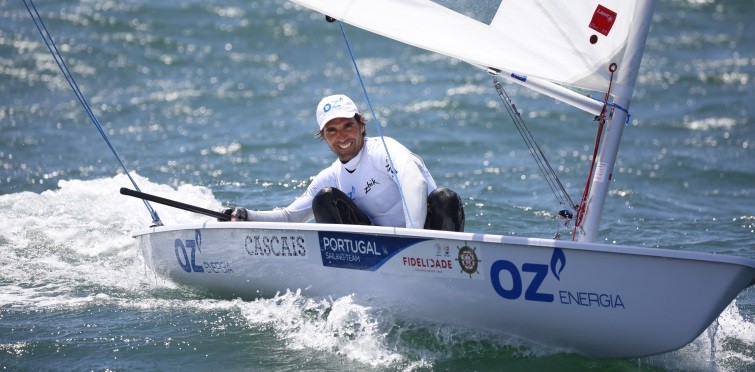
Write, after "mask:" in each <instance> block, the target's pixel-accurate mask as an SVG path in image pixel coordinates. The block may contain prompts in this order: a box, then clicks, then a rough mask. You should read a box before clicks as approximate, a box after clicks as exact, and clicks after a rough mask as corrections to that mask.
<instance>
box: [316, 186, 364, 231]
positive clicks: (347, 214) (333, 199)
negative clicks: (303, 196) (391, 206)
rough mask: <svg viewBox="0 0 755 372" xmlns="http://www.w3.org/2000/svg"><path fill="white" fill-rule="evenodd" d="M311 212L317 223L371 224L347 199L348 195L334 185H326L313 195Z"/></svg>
mask: <svg viewBox="0 0 755 372" xmlns="http://www.w3.org/2000/svg"><path fill="white" fill-rule="evenodd" d="M312 212H313V213H314V215H315V221H316V222H317V223H338V224H344V225H372V222H371V221H370V218H369V217H367V215H366V214H364V212H362V210H361V209H359V207H357V205H356V204H354V202H353V201H352V200H351V199H349V197H348V195H346V194H344V192H343V191H341V190H339V189H337V188H335V187H326V188H324V189H322V190H320V192H318V193H317V195H315V198H314V200H313V201H312Z"/></svg>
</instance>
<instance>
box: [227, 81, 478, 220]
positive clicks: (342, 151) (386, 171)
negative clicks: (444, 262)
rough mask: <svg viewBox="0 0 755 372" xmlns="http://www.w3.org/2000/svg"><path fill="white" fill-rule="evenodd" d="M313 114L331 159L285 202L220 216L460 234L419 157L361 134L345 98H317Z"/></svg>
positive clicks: (453, 212) (446, 199) (458, 212)
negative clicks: (282, 205)
mask: <svg viewBox="0 0 755 372" xmlns="http://www.w3.org/2000/svg"><path fill="white" fill-rule="evenodd" d="M316 117H317V125H318V126H319V132H318V138H320V139H321V140H323V141H325V142H326V143H327V144H328V147H329V148H330V150H331V151H332V152H333V153H334V154H335V155H336V156H337V157H338V159H336V160H335V161H334V162H333V164H332V165H331V166H330V167H328V168H326V169H324V170H322V171H321V172H320V173H319V174H318V175H317V176H316V177H315V178H314V180H313V181H312V183H311V184H310V185H309V187H307V190H306V191H305V192H304V194H303V195H301V196H300V197H299V198H297V199H296V200H294V202H293V203H291V205H289V206H288V207H285V208H283V209H275V210H269V211H252V210H247V209H245V208H242V207H236V208H229V209H226V210H224V211H223V213H225V214H229V215H230V216H231V221H270V222H306V221H309V220H310V219H311V218H312V217H314V219H315V221H316V222H318V223H335V224H354V225H378V226H393V227H409V228H425V229H431V230H447V231H464V207H463V204H462V202H461V199H460V198H459V196H458V195H457V194H456V193H455V192H453V191H451V190H449V189H447V188H438V187H437V186H436V184H435V180H433V177H432V176H431V175H430V172H429V171H428V170H427V167H425V164H424V163H423V162H422V159H420V157H419V156H417V155H415V154H413V153H412V152H411V151H409V149H407V148H406V147H404V146H403V145H402V144H400V143H399V142H398V141H396V140H394V139H393V138H389V137H381V138H371V137H367V129H366V125H365V119H364V117H363V116H362V115H361V114H360V113H359V110H358V109H357V106H356V105H355V104H354V102H353V101H352V100H351V99H349V97H347V96H345V95H342V94H336V95H332V96H328V97H325V98H323V99H322V100H321V101H320V103H319V104H318V105H317V111H316ZM394 177H395V178H394ZM395 179H397V180H398V184H400V185H401V189H399V186H398V184H397V182H396V181H395ZM402 194H403V197H402Z"/></svg>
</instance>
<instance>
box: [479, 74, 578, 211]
mask: <svg viewBox="0 0 755 372" xmlns="http://www.w3.org/2000/svg"><path fill="white" fill-rule="evenodd" d="M491 75H493V85H494V86H495V89H496V91H497V92H498V96H499V97H500V98H501V100H502V101H503V103H504V106H505V107H506V111H508V113H509V116H511V120H513V122H514V125H515V126H516V129H517V130H518V131H519V134H520V135H521V136H522V139H523V140H524V143H525V144H526V145H527V148H528V149H529V151H530V154H531V155H532V157H533V158H534V159H535V163H537V166H538V168H539V169H540V173H542V175H543V178H545V180H546V182H547V183H548V187H550V189H551V191H552V192H553V196H555V197H556V200H557V201H558V203H559V205H561V206H565V207H567V208H570V209H572V210H574V209H575V208H577V205H576V204H574V201H572V199H571V197H570V196H569V193H568V192H566V188H565V187H564V185H563V184H562V183H561V180H560V179H559V178H558V174H556V171H555V170H554V169H553V167H552V166H551V165H550V163H549V162H548V159H547V158H546V157H545V153H544V152H543V150H542V149H541V148H540V145H539V144H538V143H537V141H536V140H535V137H534V136H533V135H532V132H530V130H529V128H528V127H527V124H526V123H525V122H524V119H522V115H521V114H520V113H519V111H518V110H517V109H516V105H514V103H513V101H512V100H511V98H509V95H508V94H507V93H506V91H505V90H504V89H503V86H502V85H501V83H500V82H499V81H498V79H496V77H495V74H494V72H491ZM560 213H562V212H560Z"/></svg>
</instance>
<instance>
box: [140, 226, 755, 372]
mask: <svg viewBox="0 0 755 372" xmlns="http://www.w3.org/2000/svg"><path fill="white" fill-rule="evenodd" d="M137 238H138V239H139V240H140V246H141V247H142V251H143V252H144V255H145V259H146V262H147V263H148V265H151V266H152V268H153V269H154V270H155V272H157V273H159V274H161V275H164V276H166V277H169V278H172V279H173V280H175V281H177V282H179V283H182V284H188V285H193V286H196V287H199V288H203V289H205V290H207V291H212V292H214V293H223V294H229V295H232V296H244V297H254V296H271V295H274V294H275V293H276V292H283V291H285V290H287V289H292V290H293V289H302V290H304V291H305V293H308V294H309V295H313V296H329V295H335V296H339V295H348V294H352V293H358V294H359V295H360V296H362V295H363V296H365V297H367V298H377V299H379V300H380V301H382V302H388V303H390V304H393V305H395V306H400V307H401V308H402V309H405V310H406V313H407V314H413V315H418V314H419V315H421V316H422V317H425V318H427V319H431V320H434V321H439V322H445V323H451V324H456V325H461V326H468V327H477V328H487V329H495V330H499V331H500V330H503V331H505V332H510V333H513V334H517V335H520V336H522V337H524V338H528V339H531V340H534V341H537V342H541V343H546V344H551V345H556V346H562V347H566V348H572V349H574V350H577V351H580V352H582V353H586V354H589V355H594V356H604V357H627V356H637V355H647V354H655V353H660V352H664V351H668V350H673V349H676V348H679V347H681V346H683V345H685V344H686V343H688V342H690V341H691V340H693V339H694V338H695V337H696V336H697V335H699V334H700V333H701V332H702V331H703V330H704V329H705V328H706V327H707V326H708V325H709V324H710V323H711V322H712V321H713V320H714V319H715V318H716V317H717V316H718V314H719V313H720V312H721V311H722V310H723V309H724V308H725V306H726V305H727V304H729V302H730V301H731V300H732V299H733V298H734V297H735V296H736V295H737V293H739V291H741V290H742V289H743V288H745V287H746V286H747V285H748V284H749V283H750V282H751V281H752V280H753V279H755V268H753V267H748V266H743V265H736V264H730V263H726V262H715V261H713V262H709V261H702V260H688V259H675V258H669V257H660V258H659V257H654V256H650V255H631V254H625V253H616V252H601V251H593V250H584V249H569V248H563V247H549V246H528V245H522V244H508V243H494V242H488V241H484V240H485V239H481V240H482V241H475V240H471V239H470V240H457V239H446V238H437V239H433V238H430V237H429V236H406V235H395V234H366V233H359V232H354V231H351V232H339V231H327V230H326V231H323V230H321V231H317V230H280V229H261V228H247V229H242V228H227V229H226V228H212V229H186V230H165V231H161V232H154V233H151V234H146V235H139V236H138V237H137ZM670 320H671V321H670ZM659 330H662V331H659Z"/></svg>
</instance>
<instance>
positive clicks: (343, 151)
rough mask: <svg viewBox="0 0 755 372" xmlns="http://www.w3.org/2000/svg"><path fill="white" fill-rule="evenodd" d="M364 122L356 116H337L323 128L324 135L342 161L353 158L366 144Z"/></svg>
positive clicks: (331, 148)
mask: <svg viewBox="0 0 755 372" xmlns="http://www.w3.org/2000/svg"><path fill="white" fill-rule="evenodd" d="M364 129H365V128H364V124H363V123H360V122H358V121H357V120H356V119H354V118H335V119H333V120H331V121H329V122H328V123H327V124H325V126H324V127H323V128H322V137H323V138H324V139H325V142H327V143H328V147H330V151H333V153H334V154H336V156H338V159H339V160H341V162H342V163H346V162H348V161H349V160H351V159H353V158H354V157H355V156H357V154H359V151H361V150H362V147H363V146H364V135H363V133H364Z"/></svg>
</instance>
